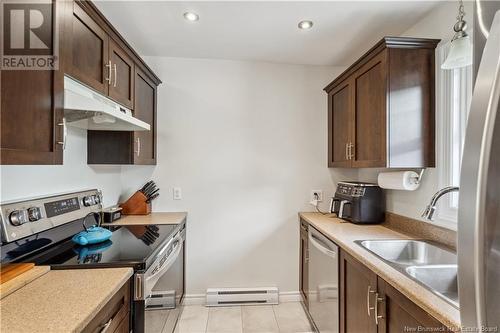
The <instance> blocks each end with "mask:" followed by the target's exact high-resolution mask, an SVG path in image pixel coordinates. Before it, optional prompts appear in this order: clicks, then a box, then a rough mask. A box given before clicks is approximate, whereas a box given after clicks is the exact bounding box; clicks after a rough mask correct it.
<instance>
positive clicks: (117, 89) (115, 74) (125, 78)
mask: <svg viewBox="0 0 500 333" xmlns="http://www.w3.org/2000/svg"><path fill="white" fill-rule="evenodd" d="M108 66H110V68H111V71H110V72H111V73H112V74H111V75H110V76H109V91H108V95H109V97H110V98H112V99H114V100H115V101H117V102H118V103H120V104H123V105H124V106H126V107H127V108H129V109H133V108H134V77H135V72H134V61H133V60H132V59H131V58H130V57H129V56H128V55H127V53H126V52H125V51H123V50H122V49H121V48H120V47H119V46H118V45H117V44H116V43H115V42H113V41H111V42H110V43H109V60H108Z"/></svg>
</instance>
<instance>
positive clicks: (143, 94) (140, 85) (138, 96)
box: [133, 69, 156, 164]
mask: <svg viewBox="0 0 500 333" xmlns="http://www.w3.org/2000/svg"><path fill="white" fill-rule="evenodd" d="M134 95H135V101H134V116H135V117H136V118H138V119H140V120H142V121H144V122H146V123H148V124H149V125H150V126H151V129H150V130H149V131H137V132H134V151H133V154H134V164H156V85H155V84H154V82H153V81H152V80H151V79H150V78H149V77H148V76H147V75H145V74H144V73H143V72H142V71H140V70H138V69H136V71H135V94H134Z"/></svg>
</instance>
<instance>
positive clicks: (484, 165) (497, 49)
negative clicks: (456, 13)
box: [458, 0, 500, 331]
mask: <svg viewBox="0 0 500 333" xmlns="http://www.w3.org/2000/svg"><path fill="white" fill-rule="evenodd" d="M474 10H475V13H474V38H473V43H474V68H475V70H476V75H475V77H476V81H475V85H474V92H473V97H472V103H471V109H470V113H469V118H468V122H467V130H466V135H465V145H464V153H463V156H464V157H463V160H462V170H461V176H460V199H459V200H460V201H459V214H458V273H459V276H458V284H459V297H460V317H461V324H462V326H463V327H464V328H465V329H477V328H491V329H493V330H495V329H496V330H498V331H500V110H499V97H500V1H483V0H481V1H480V0H476V2H475V6H474ZM481 331H486V330H481Z"/></svg>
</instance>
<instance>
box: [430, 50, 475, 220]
mask: <svg viewBox="0 0 500 333" xmlns="http://www.w3.org/2000/svg"><path fill="white" fill-rule="evenodd" d="M449 47H450V43H446V44H443V45H440V46H439V47H438V49H437V61H436V64H437V66H436V67H437V75H436V77H437V85H436V88H437V90H436V101H437V103H436V112H437V134H438V135H437V143H438V146H437V154H438V155H437V163H438V165H437V166H438V170H439V188H443V187H445V186H450V185H453V186H459V183H460V164H461V162H462V150H463V144H464V139H465V128H466V124H467V115H468V112H469V106H470V101H471V98H472V66H468V67H465V68H458V69H453V70H443V69H441V68H440V66H441V64H442V63H443V62H444V60H445V59H446V56H447V55H448V51H449ZM457 213H458V193H453V194H451V195H448V196H446V197H443V198H442V199H441V202H440V205H439V208H438V214H437V219H436V222H437V223H438V224H444V225H446V226H450V225H456V222H457Z"/></svg>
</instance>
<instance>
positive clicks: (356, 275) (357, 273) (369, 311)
mask: <svg viewBox="0 0 500 333" xmlns="http://www.w3.org/2000/svg"><path fill="white" fill-rule="evenodd" d="M339 278H340V332H341V333H360V332H364V333H375V332H377V325H376V323H375V317H374V309H373V301H374V295H375V292H376V290H377V275H376V274H375V273H374V272H372V271H371V270H369V269H368V268H367V267H366V266H364V265H363V264H361V263H360V262H359V261H357V260H356V259H354V258H353V257H352V256H350V255H349V254H347V253H346V252H345V251H343V250H342V251H341V252H340V277H339Z"/></svg>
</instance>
